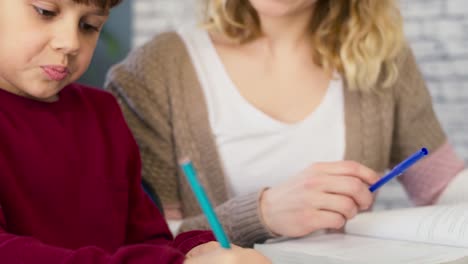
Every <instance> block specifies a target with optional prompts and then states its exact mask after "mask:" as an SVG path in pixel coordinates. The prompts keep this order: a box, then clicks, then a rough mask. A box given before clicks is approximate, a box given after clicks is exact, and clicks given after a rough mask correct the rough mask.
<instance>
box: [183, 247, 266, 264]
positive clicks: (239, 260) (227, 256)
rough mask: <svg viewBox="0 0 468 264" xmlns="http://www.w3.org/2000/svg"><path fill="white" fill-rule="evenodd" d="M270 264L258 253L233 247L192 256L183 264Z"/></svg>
mask: <svg viewBox="0 0 468 264" xmlns="http://www.w3.org/2000/svg"><path fill="white" fill-rule="evenodd" d="M198 263H200V264H211V263H213V264H219V263H223V264H271V262H270V261H269V260H268V259H267V258H266V257H265V256H263V255H262V254H260V253H259V252H258V251H256V250H253V249H246V248H241V247H237V246H234V247H233V248H231V249H223V248H218V249H215V250H211V251H209V252H205V253H203V254H201V255H196V256H192V257H190V258H187V259H186V260H185V261H184V264H198Z"/></svg>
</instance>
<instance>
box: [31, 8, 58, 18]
mask: <svg viewBox="0 0 468 264" xmlns="http://www.w3.org/2000/svg"><path fill="white" fill-rule="evenodd" d="M34 9H35V10H36V12H37V13H38V14H39V15H41V16H44V17H53V16H55V15H56V13H55V12H54V11H50V10H47V9H43V8H40V7H37V6H34Z"/></svg>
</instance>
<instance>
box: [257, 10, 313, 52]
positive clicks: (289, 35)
mask: <svg viewBox="0 0 468 264" xmlns="http://www.w3.org/2000/svg"><path fill="white" fill-rule="evenodd" d="M311 15H312V14H311V12H310V10H308V11H307V12H305V11H304V12H302V13H296V14H294V15H291V16H283V17H266V16H261V15H260V21H261V30H262V37H260V38H259V39H258V40H257V42H258V44H260V45H261V46H262V48H263V49H264V50H266V51H267V52H269V53H270V55H272V56H276V55H277V54H281V53H291V52H293V51H298V50H301V49H303V48H307V49H309V47H310V39H311V36H310V34H309V30H308V27H309V24H310V19H311Z"/></svg>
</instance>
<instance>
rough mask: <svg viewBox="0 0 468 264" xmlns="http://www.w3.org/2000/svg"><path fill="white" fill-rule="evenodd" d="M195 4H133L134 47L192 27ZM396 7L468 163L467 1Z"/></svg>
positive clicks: (159, 0)
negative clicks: (186, 24)
mask: <svg viewBox="0 0 468 264" xmlns="http://www.w3.org/2000/svg"><path fill="white" fill-rule="evenodd" d="M196 1H197V0H133V17H134V23H133V32H134V38H133V45H134V46H138V45H140V44H141V43H143V42H145V41H146V40H148V39H149V38H151V37H152V36H154V35H155V34H157V33H158V32H162V31H166V30H170V29H172V28H174V26H176V25H178V24H180V23H184V22H187V21H194V20H195V19H196V11H195V10H196V9H197V8H196V4H195V3H196ZM375 1H378V0H375ZM400 6H401V11H402V13H403V17H404V18H405V32H406V35H407V38H408V40H409V42H410V44H411V46H412V48H413V51H414V53H415V55H416V58H417V60H418V63H419V65H420V67H421V70H422V72H423V74H424V76H425V79H426V81H427V84H428V87H429V89H430V91H431V93H432V96H433V100H434V106H435V110H436V113H437V115H438V117H439V119H440V121H441V123H442V125H443V127H444V129H445V131H446V132H447V134H448V136H449V139H450V141H451V142H452V143H453V144H454V145H455V147H456V149H457V151H458V153H459V154H460V155H461V156H462V157H463V158H464V159H465V160H467V161H468V0H400ZM381 190H382V193H381V195H380V203H379V206H380V207H396V206H406V205H407V204H408V202H407V200H406V199H405V198H404V194H403V191H402V190H401V189H400V188H399V186H397V185H393V186H392V187H390V186H388V187H387V186H386V188H382V189H381Z"/></svg>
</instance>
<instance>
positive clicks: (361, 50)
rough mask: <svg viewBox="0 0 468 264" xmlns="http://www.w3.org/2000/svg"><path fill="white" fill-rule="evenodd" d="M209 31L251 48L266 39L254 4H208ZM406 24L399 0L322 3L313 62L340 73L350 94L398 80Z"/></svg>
mask: <svg viewBox="0 0 468 264" xmlns="http://www.w3.org/2000/svg"><path fill="white" fill-rule="evenodd" d="M203 1H204V4H205V5H204V8H205V9H204V15H205V20H204V24H205V26H207V27H208V28H209V29H210V30H215V31H217V32H220V33H222V34H223V35H225V36H226V37H228V38H230V39H232V40H235V41H237V42H238V43H246V42H249V41H252V40H254V39H256V38H258V37H260V36H261V35H262V32H261V28H260V20H259V17H258V15H257V13H256V11H255V9H254V8H253V7H252V6H251V5H250V3H249V0H203ZM402 24H403V22H402V18H401V15H400V11H399V9H398V6H397V3H396V1H395V0H317V1H316V3H315V7H314V15H313V17H312V20H311V22H310V27H309V28H310V32H311V34H312V39H313V41H312V43H311V46H312V47H313V51H314V58H313V59H314V61H315V63H317V64H318V65H320V66H321V67H323V68H324V69H325V70H336V71H337V72H338V73H340V74H341V75H342V76H344V79H345V80H346V83H347V85H348V87H349V88H350V89H351V90H361V91H370V90H373V89H375V88H376V84H377V83H378V82H380V81H382V83H383V85H382V86H383V87H388V86H391V85H392V84H393V83H394V82H395V81H396V79H397V77H398V69H397V65H396V63H397V62H396V58H397V55H398V54H399V53H400V52H401V51H402V49H403V47H404V34H403V25H402Z"/></svg>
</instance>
